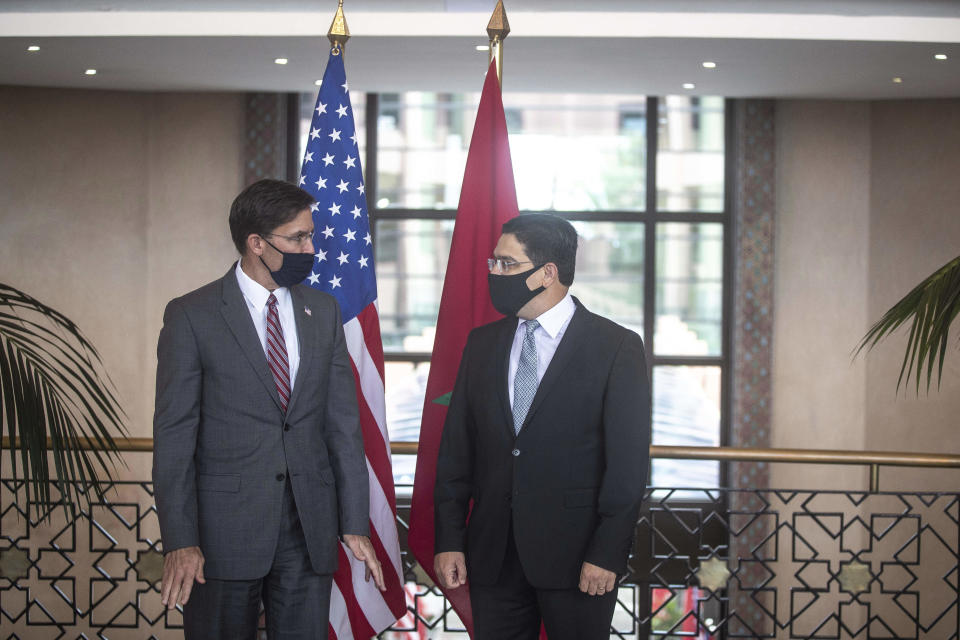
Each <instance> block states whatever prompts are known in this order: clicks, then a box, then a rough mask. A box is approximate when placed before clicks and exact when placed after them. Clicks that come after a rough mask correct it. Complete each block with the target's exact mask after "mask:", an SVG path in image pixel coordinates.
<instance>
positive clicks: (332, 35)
mask: <svg viewBox="0 0 960 640" xmlns="http://www.w3.org/2000/svg"><path fill="white" fill-rule="evenodd" d="M327 38H329V39H330V45H331V46H332V47H333V49H334V53H335V54H339V53H340V52H341V51H342V50H343V47H344V46H345V45H346V44H347V40H349V39H350V29H349V28H348V27H347V19H346V18H345V17H343V0H340V3H339V4H338V5H337V13H336V14H335V15H334V16H333V22H331V23H330V30H329V31H327Z"/></svg>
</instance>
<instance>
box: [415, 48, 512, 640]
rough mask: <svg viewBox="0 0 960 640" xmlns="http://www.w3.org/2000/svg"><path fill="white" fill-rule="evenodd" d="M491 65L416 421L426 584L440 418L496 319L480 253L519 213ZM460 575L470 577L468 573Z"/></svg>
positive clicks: (420, 549)
mask: <svg viewBox="0 0 960 640" xmlns="http://www.w3.org/2000/svg"><path fill="white" fill-rule="evenodd" d="M495 65H496V62H495V61H494V63H492V64H491V65H490V68H489V69H488V70H487V79H486V81H485V82H484V83H483V93H482V94H481V96H480V107H479V108H478V110H477V121H476V124H474V127H473V138H472V139H471V141H470V152H469V154H468V155H467V166H466V169H465V170H464V174H463V189H462V190H461V191H460V204H459V206H458V207H457V221H456V224H455V226H454V228H453V240H452V242H451V244H450V259H449V261H448V262H447V273H446V276H445V277H444V280H443V295H442V297H441V298H440V316H439V318H438V319H437V333H436V338H435V339H434V342H433V356H432V357H431V359H430V377H429V378H428V380H427V394H426V397H425V398H424V402H423V419H422V421H421V423H420V446H419V448H418V450H417V473H416V477H415V479H414V485H413V504H412V511H411V514H410V535H409V538H408V539H409V544H410V550H411V551H412V552H413V555H414V557H415V558H416V559H417V562H419V563H420V566H421V567H423V569H424V570H425V571H426V572H427V574H428V575H429V576H430V577H431V578H432V579H433V580H434V582H436V581H437V577H436V575H434V571H433V548H434V539H433V485H434V481H435V479H436V472H437V452H438V450H439V449H440V435H441V434H442V432H443V421H444V418H446V415H447V404H448V403H449V398H450V394H451V393H452V392H453V383H454V380H455V379H456V377H457V368H458V367H459V366H460V356H461V354H462V353H463V348H464V346H466V344H467V334H468V333H470V330H471V329H473V328H474V327H476V326H479V325H482V324H486V323H488V322H493V321H494V320H498V319H500V318H502V317H503V316H502V315H501V314H499V313H497V311H496V310H495V309H494V308H493V305H492V304H491V303H490V296H489V293H488V288H487V273H488V271H487V262H486V259H487V258H489V257H490V256H491V255H492V254H493V248H494V246H496V244H497V239H498V238H499V237H500V227H501V226H502V225H503V223H504V222H506V221H507V220H509V219H510V218H512V217H514V216H516V215H517V214H518V213H519V210H518V208H517V191H516V188H515V187H514V184H513V165H512V164H511V162H510V143H509V141H508V139H507V122H506V119H505V118H504V115H503V100H502V98H501V95H500V83H499V82H498V81H497V70H496V66H495ZM467 579H468V580H469V579H470V574H469V573H468V574H467ZM438 584H439V583H438ZM468 586H469V585H467V586H463V587H460V588H458V589H455V590H453V591H447V592H446V593H445V595H446V596H447V599H448V600H449V601H450V603H451V604H452V605H453V608H454V610H455V611H456V612H457V614H458V615H459V616H460V619H461V620H463V623H464V624H465V625H466V626H467V629H468V630H469V631H470V633H471V635H473V616H472V614H471V612H470V598H469V594H468V592H467V588H468Z"/></svg>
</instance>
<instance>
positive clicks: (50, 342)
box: [0, 283, 126, 517]
mask: <svg viewBox="0 0 960 640" xmlns="http://www.w3.org/2000/svg"><path fill="white" fill-rule="evenodd" d="M0 414H2V416H3V423H2V427H3V432H4V434H5V437H4V440H5V447H6V448H8V449H9V452H10V466H11V469H12V473H13V479H14V485H15V486H21V485H20V481H19V477H20V475H21V474H22V477H23V483H22V487H23V493H24V496H25V500H26V504H27V513H28V515H29V509H30V506H31V505H32V506H33V508H34V510H35V513H36V514H37V515H38V516H41V515H45V516H47V517H49V514H50V512H51V510H52V509H53V508H54V507H55V506H57V505H62V506H63V507H64V508H65V509H69V510H71V511H72V510H73V509H74V508H75V507H76V506H78V505H82V504H83V503H86V504H89V503H90V502H91V501H92V497H91V494H92V495H93V496H96V499H97V500H98V501H101V500H103V486H102V483H101V479H100V478H101V474H102V475H103V476H105V477H106V478H108V479H109V478H110V477H111V473H110V472H111V470H112V469H115V468H116V462H117V461H120V462H121V463H122V458H121V457H120V455H119V452H118V450H117V445H116V442H115V441H114V439H113V437H112V435H111V433H120V434H125V433H126V428H125V427H124V420H125V418H126V416H125V414H124V412H123V410H122V408H121V407H120V404H119V402H118V401H117V398H116V394H115V390H114V387H113V384H112V383H111V382H110V380H109V377H108V376H107V375H106V371H105V370H104V368H103V362H102V361H101V359H100V356H99V354H98V353H97V350H96V349H95V348H94V346H93V345H92V344H91V343H90V341H89V340H88V339H87V338H86V337H84V335H83V333H82V332H81V331H80V329H79V327H77V325H76V324H75V323H74V322H73V321H71V320H70V319H69V318H67V317H66V316H65V315H63V314H62V313H60V312H58V311H57V310H55V309H53V308H51V307H49V306H47V305H45V304H43V303H42V302H40V301H39V300H37V299H36V298H34V297H32V296H30V295H28V294H26V293H24V292H23V291H20V290H18V289H16V288H14V287H12V286H9V285H6V284H2V283H0ZM51 464H52V466H51ZM54 487H55V488H56V490H57V494H53V495H54V497H53V498H51V495H52V494H51V488H54ZM14 495H15V496H17V497H16V498H15V500H17V501H19V495H20V492H19V491H14Z"/></svg>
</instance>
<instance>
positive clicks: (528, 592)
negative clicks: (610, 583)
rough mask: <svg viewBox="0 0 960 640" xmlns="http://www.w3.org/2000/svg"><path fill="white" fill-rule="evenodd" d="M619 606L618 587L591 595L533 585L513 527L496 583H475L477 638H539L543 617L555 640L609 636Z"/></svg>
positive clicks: (472, 602) (472, 594)
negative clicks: (611, 622) (524, 564)
mask: <svg viewBox="0 0 960 640" xmlns="http://www.w3.org/2000/svg"><path fill="white" fill-rule="evenodd" d="M467 578H468V579H469V575H468V576H467ZM616 604H617V590H616V588H614V589H613V590H612V591H610V592H609V593H606V594H604V595H602V596H591V595H589V594H586V593H583V592H582V591H580V589H579V588H576V587H574V588H572V589H537V588H535V587H533V586H532V585H531V584H530V583H529V582H528V581H527V578H526V576H525V575H524V573H523V566H522V565H521V564H520V557H519V556H518V555H517V546H516V543H515V542H514V539H513V528H512V527H511V530H510V533H509V534H508V535H507V550H506V555H505V557H504V559H503V566H502V568H501V569H500V576H499V577H498V578H497V582H496V584H494V585H492V586H482V585H476V584H472V583H471V585H470V605H471V607H472V608H473V630H474V639H475V640H537V638H538V637H539V634H540V622H541V620H542V621H543V626H544V627H545V628H546V631H547V637H548V638H550V640H608V638H609V637H610V621H611V620H612V619H613V610H614V607H615V606H616Z"/></svg>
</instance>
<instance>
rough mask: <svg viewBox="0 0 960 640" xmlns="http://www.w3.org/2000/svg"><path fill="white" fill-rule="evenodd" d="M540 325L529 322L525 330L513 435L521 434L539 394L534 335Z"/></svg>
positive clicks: (516, 378) (515, 383)
mask: <svg viewBox="0 0 960 640" xmlns="http://www.w3.org/2000/svg"><path fill="white" fill-rule="evenodd" d="M539 326H540V323H539V322H537V321H536V320H527V321H526V322H524V323H523V328H524V329H526V330H527V333H526V335H524V336H523V347H522V348H521V349H520V363H519V364H518V365H517V373H516V375H514V378H513V433H514V434H519V433H520V427H522V426H523V421H524V420H525V419H526V418H527V412H528V411H529V410H530V404H531V403H532V402H533V396H534V395H535V394H536V393H537V384H538V382H537V341H536V338H534V336H533V334H534V332H535V331H536V330H537V327H539Z"/></svg>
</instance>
